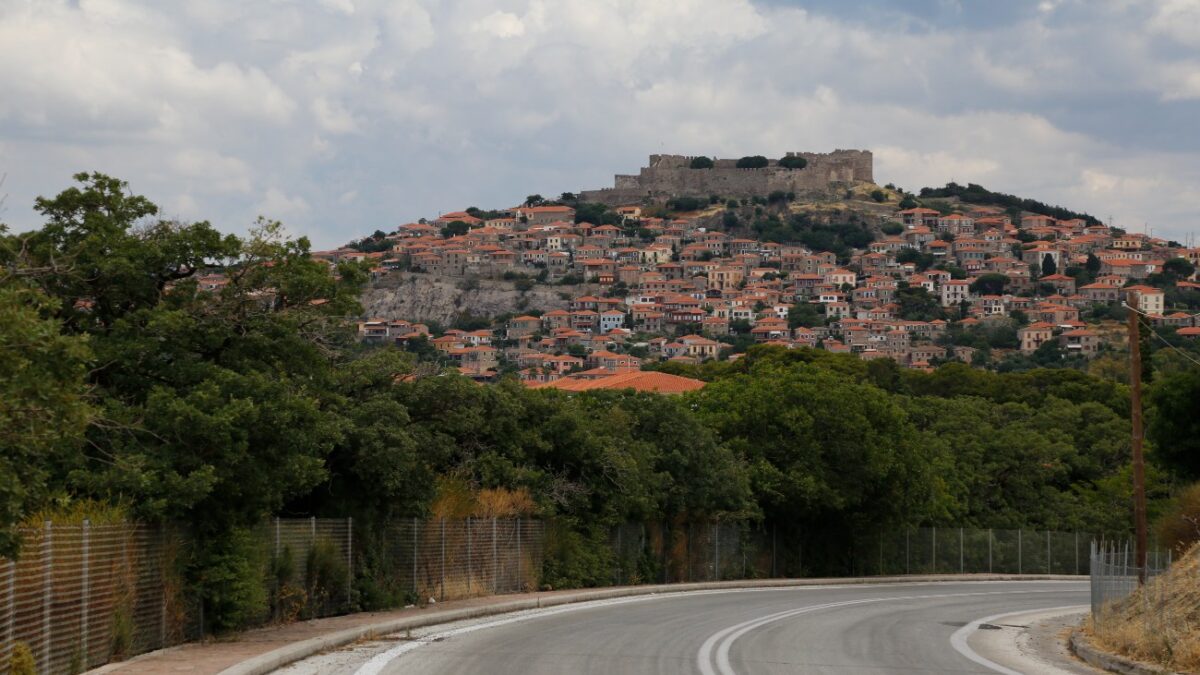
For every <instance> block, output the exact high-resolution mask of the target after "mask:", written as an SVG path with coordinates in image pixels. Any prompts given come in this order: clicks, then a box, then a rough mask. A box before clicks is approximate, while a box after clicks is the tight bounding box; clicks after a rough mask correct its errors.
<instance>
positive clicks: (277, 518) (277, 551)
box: [275, 516, 280, 560]
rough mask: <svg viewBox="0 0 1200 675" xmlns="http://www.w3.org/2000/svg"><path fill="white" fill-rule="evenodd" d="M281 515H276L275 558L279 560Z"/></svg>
mask: <svg viewBox="0 0 1200 675" xmlns="http://www.w3.org/2000/svg"><path fill="white" fill-rule="evenodd" d="M279 553H280V550H279V516H275V559H276V560H279Z"/></svg>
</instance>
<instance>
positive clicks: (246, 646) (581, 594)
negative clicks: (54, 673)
mask: <svg viewBox="0 0 1200 675" xmlns="http://www.w3.org/2000/svg"><path fill="white" fill-rule="evenodd" d="M1036 579H1043V580H1056V581H1063V580H1071V581H1077V580H1083V579H1086V577H1077V576H1063V575H1033V574H1026V575H1015V574H1012V575H1005V574H964V575H953V574H947V575H942V574H939V575H928V576H926V575H914V576H907V577H905V576H901V577H859V578H832V579H811V578H810V579H756V580H745V581H715V582H701V583H681V584H665V585H645V586H617V587H606V588H591V589H570V590H562V591H546V592H540V593H514V594H509V595H492V596H485V597H479V598H469V599H466V600H454V601H449V602H439V603H436V604H433V605H429V606H427V607H411V608H407V609H397V610H392V611H385V612H361V613H358V614H348V615H345V616H334V617H329V618H325V619H314V620H312V621H303V622H298V623H291V624H286V625H282V626H272V627H268V628H258V629H255V630H250V631H246V632H243V633H237V634H234V635H232V636H229V637H227V638H224V639H214V640H209V641H207V642H200V643H188V644H184V645H180V646H178V647H171V648H169V649H163V650H160V651H157V652H150V653H148V654H143V655H141V656H138V657H135V658H133V659H130V660H129V661H125V662H123V663H111V664H108V665H106V666H102V667H100V668H97V669H95V670H92V671H88V675H100V674H102V673H103V674H105V675H108V674H110V673H117V674H120V675H134V674H137V675H143V674H150V673H154V674H156V675H157V674H159V673H204V674H208V675H216V674H217V673H221V672H223V671H225V670H226V669H229V668H232V667H234V666H239V664H241V665H240V666H239V667H238V669H236V670H235V671H233V672H239V673H241V672H243V671H244V672H245V673H261V672H270V670H271V669H272V668H273V667H278V666H279V665H281V664H282V663H286V662H289V660H290V659H294V658H299V657H300V656H301V653H302V652H305V651H307V653H304V654H303V656H307V655H309V654H311V653H316V652H317V651H321V649H322V648H321V647H320V646H314V645H313V643H314V641H321V640H322V639H323V640H324V641H325V642H326V644H325V647H324V648H335V647H337V646H341V644H345V642H347V641H351V640H353V637H351V638H345V637H344V636H345V635H346V634H347V633H348V632H353V631H356V630H358V631H364V630H367V629H369V628H370V627H371V626H378V625H382V624H388V623H391V624H393V625H398V624H405V623H408V622H412V623H416V624H418V625H431V624H435V623H442V622H448V621H455V620H461V619H462V618H467V617H465V616H464V613H468V614H470V615H472V616H476V615H478V616H482V615H486V614H495V613H502V612H506V611H515V610H519V609H528V608H531V607H533V606H539V607H540V606H551V605H557V604H563V603H569V602H579V601H586V600H594V599H603V598H611V597H622V596H629V595H643V594H653V593H672V592H683V591H690V590H710V589H724V588H747V587H782V586H817V585H843V584H845V585H853V584H863V583H922V582H937V581H1009V580H1011V581H1029V580H1036ZM476 612H478V614H476ZM441 617H444V619H442V618H441ZM418 622H419V623H418ZM339 634H341V636H342V637H340V638H339ZM339 640H341V641H340V642H339ZM306 642H307V643H308V644H307V645H303V644H301V643H306ZM277 650H283V651H288V652H295V653H294V654H292V655H290V656H289V657H287V658H285V659H283V660H282V661H281V660H279V659H278V658H276V657H277V656H278V654H271V653H272V652H276V651H277ZM271 663H273V664H274V665H273V666H268V664H271ZM252 664H253V665H252Z"/></svg>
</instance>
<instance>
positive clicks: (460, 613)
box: [219, 574, 1087, 675]
mask: <svg viewBox="0 0 1200 675" xmlns="http://www.w3.org/2000/svg"><path fill="white" fill-rule="evenodd" d="M1086 580H1087V576H1086V575H1068V574H1026V575H1019V574H993V575H965V576H959V575H921V576H899V577H853V578H844V577H843V578H832V579H755V580H743V581H710V582H698V583H686V584H656V585H653V586H626V587H621V588H610V589H599V590H591V591H580V592H578V593H571V594H565V595H558V596H549V597H545V596H542V595H536V596H534V597H532V598H527V599H520V600H512V601H509V602H502V603H497V604H494V605H487V606H483V607H468V608H463V609H451V610H442V611H438V612H435V613H431V614H426V615H421V616H408V617H401V618H396V619H390V620H388V621H381V622H378V623H373V624H369V625H365V626H357V627H355V628H346V629H343V630H340V631H335V632H332V633H328V634H326V635H321V636H318V637H315V638H309V639H307V640H301V641H299V642H293V643H291V644H288V645H285V646H283V647H279V648H277V649H273V650H271V651H269V652H266V653H264V654H259V655H258V656H254V657H251V658H249V659H246V660H244V661H242V662H240V663H236V664H234V665H232V666H229V667H228V668H226V669H224V670H222V671H220V673H219V675H266V674H267V673H271V672H273V671H275V670H278V669H280V668H283V667H285V666H288V665H290V664H292V663H295V662H297V661H300V660H303V659H306V658H308V657H310V656H313V655H315V654H319V653H321V652H324V651H329V650H331V649H337V648H339V647H344V646H346V645H348V644H351V643H354V642H358V641H359V640H362V639H364V638H367V637H370V636H373V635H388V634H391V633H398V632H401V631H404V630H408V629H412V628H425V627H428V626H435V625H438V624H443V623H452V622H455V621H464V620H468V619H478V618H482V617H488V616H495V615H498V614H508V613H511V612H519V611H524V610H528V609H538V608H545V607H556V606H558V605H567V604H574V603H579V602H587V601H590V600H607V599H610V598H623V597H629V596H635V595H658V594H665V593H686V592H689V591H708V590H724V589H731V590H732V589H739V588H793V587H804V586H842V585H845V586H853V585H866V584H901V583H906V584H912V583H945V582H960V583H961V582H973V581H1086Z"/></svg>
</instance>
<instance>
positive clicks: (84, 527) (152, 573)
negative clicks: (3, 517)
mask: <svg viewBox="0 0 1200 675" xmlns="http://www.w3.org/2000/svg"><path fill="white" fill-rule="evenodd" d="M23 538H24V543H23V554H22V556H21V557H20V559H19V560H17V561H15V562H14V561H11V560H3V561H0V636H2V638H3V639H2V641H0V672H7V671H8V668H9V665H10V663H11V661H12V656H13V652H14V650H15V649H16V648H17V645H23V647H24V648H27V649H28V650H29V651H30V652H31V653H32V655H33V658H34V660H35V662H36V663H37V666H38V671H39V672H43V673H52V672H53V673H60V672H82V671H83V670H86V669H88V668H90V667H92V666H97V665H101V664H104V663H107V662H109V661H110V660H113V659H119V658H124V657H128V656H132V655H134V654H139V653H142V652H146V651H150V650H151V649H158V648H160V647H164V646H166V645H169V644H173V643H176V642H179V641H180V640H181V639H182V637H183V622H182V616H181V614H182V613H181V604H180V595H179V584H178V583H177V578H176V577H175V576H174V575H173V573H172V570H171V566H172V564H173V560H174V556H175V554H176V551H177V550H178V549H177V540H175V539H173V538H172V537H171V536H169V534H168V532H167V531H166V530H165V529H162V528H151V527H146V526H142V525H133V524H114V525H90V524H89V523H87V522H84V523H82V524H78V525H54V524H53V523H49V522H47V523H45V525H44V526H43V527H41V528H38V529H28V530H26V531H25V532H24V533H23Z"/></svg>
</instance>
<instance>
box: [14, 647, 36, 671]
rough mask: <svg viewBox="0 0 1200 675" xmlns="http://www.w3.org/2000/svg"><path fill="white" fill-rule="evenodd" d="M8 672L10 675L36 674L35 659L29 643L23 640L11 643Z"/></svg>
mask: <svg viewBox="0 0 1200 675" xmlns="http://www.w3.org/2000/svg"><path fill="white" fill-rule="evenodd" d="M8 672H9V673H11V675H37V661H36V660H35V659H34V658H33V650H31V649H30V648H29V645H27V644H25V643H24V642H18V643H17V644H15V645H13V650H12V658H11V659H10V660H9V663H8Z"/></svg>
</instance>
